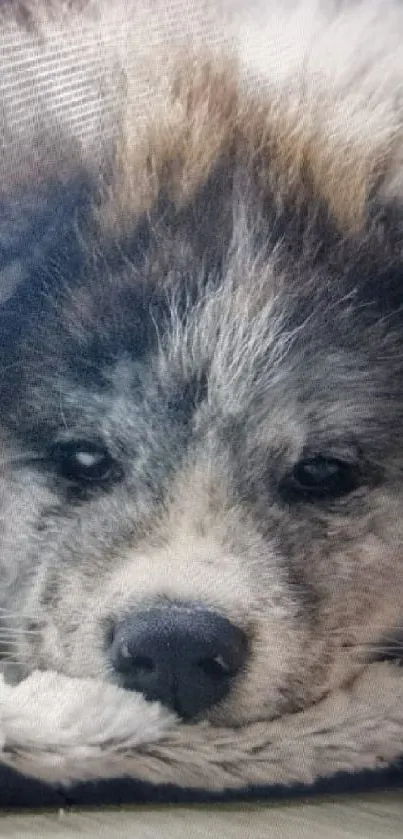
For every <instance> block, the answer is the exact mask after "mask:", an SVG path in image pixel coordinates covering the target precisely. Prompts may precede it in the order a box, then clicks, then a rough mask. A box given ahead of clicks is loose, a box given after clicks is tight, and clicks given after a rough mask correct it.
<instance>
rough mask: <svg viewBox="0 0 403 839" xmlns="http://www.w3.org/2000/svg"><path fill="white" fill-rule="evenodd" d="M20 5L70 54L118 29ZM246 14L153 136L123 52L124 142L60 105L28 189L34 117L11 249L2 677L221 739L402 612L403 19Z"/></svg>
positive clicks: (156, 110) (274, 712)
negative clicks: (108, 702) (57, 682)
mask: <svg viewBox="0 0 403 839" xmlns="http://www.w3.org/2000/svg"><path fill="white" fill-rule="evenodd" d="M82 5H83V4H81V6H82ZM9 6H10V8H6V10H5V11H3V15H4V20H5V22H6V23H7V25H10V26H11V24H9V21H10V20H11V21H12V26H11V29H12V28H13V27H15V26H17V29H18V31H19V32H21V33H22V35H21V37H22V38H23V40H24V39H25V40H24V43H25V42H26V41H27V39H28V40H29V39H31V41H30V43H38V44H39V43H45V45H46V44H48V41H47V40H46V38H47V37H49V38H50V35H49V33H51V34H52V37H53V36H54V32H55V31H57V32H59V33H63V32H67V33H68V37H69V38H70V39H71V43H73V42H74V43H79V41H78V40H77V39H78V32H79V31H80V26H81V24H80V21H81V23H82V21H84V23H85V24H86V25H87V26H88V27H89V26H90V22H91V20H92V18H91V15H92V14H93V10H94V6H93V5H92V4H91V5H90V10H89V11H88V8H87V6H86V5H85V4H84V9H81V7H80V8H75V7H74V4H73V9H69V13H68V15H67V12H66V9H64V10H58V5H57V4H54V6H53V7H49V9H46V8H45V9H44V10H43V11H42V13H41V16H40V17H39V19H37V18H35V13H34V11H33V10H32V9H30V7H29V6H26V5H24V6H22V5H20V4H17V5H16V6H13V4H9ZM16 8H17V9H18V10H19V15H16V13H15V9H16ZM10 9H11V11H10ZM99 9H100V10H101V11H100V15H101V19H102V20H105V15H106V14H107V13H106V11H105V9H104V8H103V7H102V5H100V6H99ZM234 10H235V6H234ZM22 12H23V14H22ZM225 12H226V13H227V12H228V7H227V6H226V7H225ZM234 14H235V11H234ZM237 14H238V15H239V17H238V18H236V19H237V20H241V19H242V21H243V23H242V26H240V25H239V26H238V29H236V27H235V25H234V24H231V25H233V26H234V27H235V28H234V29H233V30H231V32H232V33H233V34H232V35H231V37H232V41H231V45H229V44H228V48H226V49H225V50H224V49H223V50H220V53H221V54H220V55H219V54H218V51H217V50H215V49H214V48H212V49H211V50H210V53H208V51H207V48H206V47H204V48H203V49H202V48H201V46H200V43H199V42H198V39H197V37H196V36H195V38H194V39H193V42H192V44H191V46H189V44H188V45H187V49H185V48H184V44H179V43H178V45H177V49H175V50H173V49H170V50H169V55H166V54H165V52H164V49H163V47H162V46H161V51H160V53H159V56H164V69H165V72H164V76H163V77H162V76H161V59H160V58H159V61H160V63H159V65H158V67H159V69H158V67H157V66H156V64H155V63H154V65H152V66H153V67H154V70H153V71H152V69H150V68H151V59H150V65H149V67H148V65H147V67H148V70H147V73H145V71H144V78H145V77H146V79H147V85H148V86H149V90H150V91H151V92H150V98H149V102H151V104H152V107H151V106H150V107H149V108H148V109H146V112H145V113H142V115H141V118H140V114H139V107H138V102H139V97H138V95H137V94H136V95H135V91H138V89H139V84H140V82H139V78H140V76H139V74H138V75H137V76H136V75H135V76H133V73H134V69H133V65H134V64H135V63H136V62H135V61H134V59H133V57H132V55H131V53H130V49H129V47H127V45H126V47H127V50H128V52H127V55H126V53H125V57H124V58H122V57H121V56H119V55H117V52H116V55H115V56H114V61H115V64H116V66H118V68H119V67H120V69H121V75H120V76H119V79H120V81H119V84H117V83H116V86H115V87H114V86H113V85H114V84H115V82H114V81H113V80H114V79H115V76H114V72H115V69H116V68H115V64H114V62H112V61H110V65H108V66H109V69H110V72H109V75H108V76H107V82H108V83H109V84H110V88H109V90H113V91H114V97H115V98H114V99H113V107H111V108H109V105H108V103H109V102H110V100H109V99H108V95H107V94H106V93H105V84H106V82H105V84H103V81H104V77H101V81H102V84H99V85H98V81H99V80H98V77H97V78H96V79H95V81H94V80H92V79H90V82H89V85H90V87H91V85H92V87H91V91H98V92H99V90H102V91H103V95H104V99H103V100H102V102H103V107H104V111H103V112H102V113H104V114H106V117H105V119H107V117H108V119H109V122H108V121H107V126H108V127H107V129H105V132H104V133H103V134H102V131H101V129H100V127H99V125H98V123H97V124H96V125H95V124H94V125H92V131H91V132H90V140H88V138H87V139H86V138H84V139H83V138H82V137H81V136H80V137H78V136H77V135H75V134H74V131H73V130H72V128H71V125H72V122H71V123H68V120H67V118H66V120H64V119H63V120H62V123H61V127H60V125H59V124H57V126H58V128H57V132H56V134H55V133H54V132H55V125H56V123H55V121H54V119H53V117H52V119H50V117H49V114H50V113H51V111H52V108H51V103H50V105H49V108H48V110H47V112H46V114H45V116H44V118H43V121H41V120H40V119H39V124H36V123H35V125H34V126H33V127H32V124H31V123H30V124H29V126H28V127H27V131H28V135H29V137H30V142H29V143H28V142H26V143H25V146H24V144H23V146H22V149H23V151H22V152H21V154H22V158H23V164H22V163H21V161H20V163H19V165H18V166H16V165H15V166H13V167H11V170H10V169H9V167H7V165H6V164H7V155H11V153H13V154H14V153H15V148H14V147H13V148H11V146H12V144H11V142H10V143H8V140H9V138H10V137H11V136H12V131H11V128H10V125H11V123H10V120H9V122H8V123H7V127H8V133H7V135H5V136H7V138H8V139H7V143H8V145H7V143H5V144H4V145H5V154H4V160H3V168H4V171H5V173H6V174H5V176H4V184H3V192H2V196H3V197H2V201H3V206H4V209H5V211H4V214H3V216H4V220H3V222H2V226H1V228H0V234H1V238H2V277H3V282H4V288H6V283H7V282H8V283H9V285H8V286H7V289H8V290H6V292H5V293H4V301H3V306H2V309H1V338H0V341H1V366H0V398H1V424H2V429H3V431H2V433H4V457H3V461H2V465H1V470H2V472H1V481H2V500H1V518H2V528H1V537H0V538H1V542H0V544H1V575H2V576H1V580H2V582H1V595H0V603H1V610H2V611H1V616H2V625H3V631H2V637H3V639H4V643H3V648H4V652H3V655H4V656H5V657H6V656H11V659H12V661H13V662H14V663H16V664H17V665H18V667H19V668H21V671H22V673H24V674H27V673H32V672H33V671H35V670H45V671H47V670H49V671H57V672H59V673H61V674H64V675H65V676H68V677H92V678H94V679H97V680H101V681H104V682H112V683H113V684H114V685H116V686H118V687H121V688H123V689H124V690H126V691H129V692H134V693H136V694H137V693H138V694H141V695H142V696H143V697H144V698H145V699H146V700H147V701H149V702H154V701H158V702H160V703H161V704H162V706H163V707H164V708H166V709H168V710H170V711H173V712H174V713H175V714H176V715H177V716H178V717H179V719H181V720H184V721H187V722H189V723H198V722H200V721H208V722H209V723H210V724H212V725H213V726H221V727H230V726H234V725H236V726H245V725H247V724H251V723H254V722H256V721H267V722H268V721H270V720H273V719H274V718H278V717H281V716H283V715H285V714H287V713H290V712H295V711H299V710H301V709H306V708H309V707H310V706H311V705H313V704H314V703H317V702H318V700H320V699H322V698H323V697H325V696H326V695H328V694H331V693H332V692H333V691H336V690H337V689H338V688H339V687H340V686H343V685H345V684H346V683H348V682H349V681H350V680H351V679H352V678H353V677H354V676H356V675H357V674H358V673H359V672H360V670H362V668H363V667H364V666H365V664H366V663H367V662H368V659H369V658H371V657H372V656H373V654H374V651H375V650H376V649H377V645H378V644H379V643H380V642H382V641H383V640H384V639H385V638H389V637H390V636H391V635H392V636H393V637H394V636H395V634H398V631H399V626H401V616H402V613H403V563H402V560H401V543H402V535H403V484H402V469H403V459H402V428H403V425H402V421H403V400H402V385H403V369H402V352H403V322H402V303H403V295H402V286H401V277H402V269H403V261H402V211H401V195H402V182H401V159H400V158H401V140H402V109H401V103H400V99H399V97H400V86H401V78H402V71H403V67H402V61H401V58H400V47H399V43H400V34H401V30H402V27H403V15H402V12H401V10H400V9H399V7H398V4H396V6H395V5H394V4H393V3H391V4H390V6H389V7H388V12H387V14H386V12H385V10H384V4H382V8H381V4H380V3H373V4H371V3H369V4H368V3H365V4H356V3H353V4H349V5H348V7H344V4H337V8H335V7H334V6H333V5H332V4H327V3H322V4H316V3H313V2H309V0H301V2H299V3H297V4H293V5H290V6H288V5H287V4H283V3H281V4H280V3H267V4H265V5H264V8H261V9H258V10H257V13H256V15H255V16H254V17H253V16H252V17H251V18H250V20H249V19H247V15H246V13H245V14H244V13H242V14H241V12H240V11H239V10H237ZM69 15H71V17H69ZM102 15H104V17H103V18H102ZM235 17H236V15H235ZM133 19H134V12H133ZM231 20H232V18H231ZM16 21H17V23H16ZM301 22H303V24H304V25H303V27H302V28H301ZM6 23H5V25H6ZM96 25H97V26H98V27H99V23H97V24H96ZM94 26H95V24H94ZM13 31H14V30H13ZM85 31H87V30H85ZM88 31H89V30H88ZM91 31H92V30H91ZM96 31H98V30H96ZM60 37H61V35H60ZM41 38H42V41H41V40H40V39H41ZM74 38H76V41H74ZM35 39H36V40H35ZM38 39H39V40H38ZM224 41H225V38H224V35H223V36H222V42H223V43H224ZM69 43H70V42H69ZM247 44H249V52H248V54H247V53H246V46H247ZM251 44H253V45H254V47H252V46H250V45H251ZM105 49H106V47H105ZM108 50H109V52H108ZM108 50H107V51H106V52H105V55H106V54H107V55H108V56H109V55H110V54H111V51H112V52H113V50H112V48H111V47H110V45H109V47H108ZM119 61H120V62H121V64H119ZM112 65H113V72H112V69H111V67H112ZM98 70H99V73H101V69H100V67H98ZM129 70H130V72H129ZM130 73H131V74H132V75H130ZM153 73H154V75H153ZM122 74H123V76H124V80H125V84H121V80H122ZM158 74H159V75H158ZM118 75H119V74H118ZM105 78H106V77H105ZM140 81H141V79H140ZM94 85H95V86H94ZM97 85H98V86H97ZM106 88H107V85H106ZM117 90H119V95H118V94H117V93H116V91H117ZM91 95H94V96H95V94H93V93H91ZM108 108H109V110H108ZM52 113H53V112H52ZM111 115H113V116H114V120H112V119H111ZM115 117H116V119H115ZM47 120H48V121H47ZM112 123H113V125H112ZM97 126H98V127H97ZM4 130H5V129H4ZM29 131H31V132H37V133H36V134H35V137H36V144H34V148H35V149H36V152H37V153H36V156H35V155H33V154H32V148H33V146H32V142H31V141H32V136H33V135H32V136H31V134H29ZM52 132H53V133H52ZM58 132H59V133H58ZM97 132H98V133H97ZM101 134H102V137H101ZM28 135H24V136H28ZM55 137H56V139H55ZM38 138H45V139H46V140H47V142H46V143H45V145H44V146H43V147H42V146H41V143H40V142H39V139H38ZM43 148H45V149H46V154H45V153H43ZM22 158H21V159H22ZM7 170H8V174H7ZM38 173H39V174H38ZM10 289H11V290H10ZM6 298H7V299H6Z"/></svg>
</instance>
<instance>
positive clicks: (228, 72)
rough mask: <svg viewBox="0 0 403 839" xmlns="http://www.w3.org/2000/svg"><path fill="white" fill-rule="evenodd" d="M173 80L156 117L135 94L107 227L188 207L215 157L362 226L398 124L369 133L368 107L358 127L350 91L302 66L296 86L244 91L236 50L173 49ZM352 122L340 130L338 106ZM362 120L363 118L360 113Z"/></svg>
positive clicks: (288, 199) (274, 190)
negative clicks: (319, 82) (232, 53)
mask: <svg viewBox="0 0 403 839" xmlns="http://www.w3.org/2000/svg"><path fill="white" fill-rule="evenodd" d="M170 71H171V75H170V78H171V81H170V83H169V84H168V85H167V87H166V90H165V92H164V96H163V97H162V98H161V103H160V106H159V107H157V108H156V110H155V113H154V114H153V117H152V119H150V120H149V121H147V122H146V123H145V124H144V125H143V126H139V124H138V122H136V121H135V120H132V115H131V109H130V102H128V104H127V108H126V111H125V115H124V117H123V121H122V131H121V133H120V137H119V139H118V143H117V154H116V158H115V161H114V166H113V168H112V174H111V177H110V179H108V182H107V185H106V188H105V192H104V194H103V198H102V202H101V208H100V210H98V220H99V222H100V225H101V229H102V230H103V231H109V232H110V233H112V234H116V233H117V232H119V233H120V234H121V233H122V232H124V231H125V230H126V229H129V230H130V227H131V225H132V224H133V217H134V216H136V215H137V214H141V213H144V212H149V211H150V210H152V208H153V206H154V205H155V204H156V202H157V200H158V199H159V198H161V196H163V197H164V198H165V199H167V200H168V201H170V202H172V203H173V204H174V205H176V207H177V208H182V207H184V206H186V205H188V204H189V203H191V202H192V200H193V198H194V196H195V194H196V193H197V191H198V190H199V189H200V187H202V186H203V184H204V183H205V182H206V181H208V179H209V178H210V176H211V174H212V172H213V171H214V170H215V169H216V167H217V165H221V164H224V165H225V166H226V168H227V171H228V172H231V170H232V171H235V170H237V169H238V170H244V171H246V172H248V174H249V176H252V179H253V181H254V183H255V184H257V185H259V186H260V187H261V189H262V193H263V194H265V195H266V196H267V197H268V198H273V200H274V201H275V202H276V203H277V205H282V204H285V205H288V206H292V207H293V210H294V211H298V208H306V207H308V208H309V207H312V206H315V205H319V206H320V207H321V208H322V210H325V212H326V211H327V213H328V216H329V219H330V220H331V222H332V223H335V226H336V227H337V228H339V230H340V232H342V233H347V234H349V233H352V234H355V233H357V232H360V231H361V230H362V229H363V228H364V227H365V223H366V221H367V219H368V215H369V209H370V203H371V199H372V198H373V197H374V196H376V194H377V192H378V190H380V191H382V186H383V184H384V183H385V180H386V178H387V177H388V176H389V175H390V169H391V168H392V166H393V162H392V161H393V156H394V154H395V145H396V140H397V137H396V128H395V126H393V125H384V126H383V131H382V132H379V133H378V134H375V135H373V136H370V135H369V133H368V131H367V130H366V119H367V114H366V109H365V108H363V109H362V114H359V115H358V116H361V125H360V130H358V131H357V132H356V135H355V136H350V134H351V132H350V128H351V126H349V120H350V101H349V98H350V91H349V90H348V89H347V90H344V91H342V92H341V91H339V92H338V93H339V97H340V98H339V100H338V101H337V100H336V102H335V101H334V100H331V96H332V95H333V93H327V95H326V94H325V93H324V92H323V91H322V90H321V89H320V86H318V88H317V89H315V86H314V85H313V84H312V79H311V78H310V77H309V76H307V78H306V79H305V77H304V70H303V68H301V73H300V76H299V78H297V80H296V81H297V84H295V87H294V88H293V90H292V92H291V91H290V90H289V89H288V88H283V87H282V86H278V87H272V88H271V89H270V91H269V92H268V91H267V90H264V91H263V93H262V92H260V93H257V92H253V91H251V90H250V89H247V90H245V88H244V86H243V84H242V71H241V68H240V67H239V66H238V64H237V62H236V61H235V60H234V59H231V58H229V59H228V60H225V59H219V58H218V57H217V56H212V57H211V58H210V59H208V60H206V58H205V57H204V55H203V56H200V55H197V54H193V55H192V57H191V58H189V56H185V55H183V54H182V55H180V56H177V57H176V58H175V59H174V58H173V57H172V56H171V58H170ZM335 107H336V108H337V111H338V112H339V118H340V119H343V108H344V110H345V131H344V133H343V132H342V131H340V128H341V126H340V125H339V126H338V130H337V131H336V130H335V125H334V109H335ZM358 121H360V120H358Z"/></svg>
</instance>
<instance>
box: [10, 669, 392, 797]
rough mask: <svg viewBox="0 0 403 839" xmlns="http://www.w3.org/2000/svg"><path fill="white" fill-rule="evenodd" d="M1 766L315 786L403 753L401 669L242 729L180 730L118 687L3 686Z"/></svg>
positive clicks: (43, 773) (368, 675)
mask: <svg viewBox="0 0 403 839" xmlns="http://www.w3.org/2000/svg"><path fill="white" fill-rule="evenodd" d="M0 738H1V748H2V751H1V754H0V757H1V760H2V762H3V763H4V764H7V765H8V766H10V767H13V768H14V769H17V770H19V771H21V772H23V773H25V774H27V775H30V776H33V777H35V778H37V779H41V780H44V781H47V782H49V781H50V782H52V783H62V784H71V783H74V782H78V781H85V780H95V779H105V778H112V777H123V776H126V777H127V776H129V777H132V778H136V779H140V780H143V781H149V782H151V783H155V784H175V785H179V786H182V787H188V788H199V789H206V790H211V791H222V790H225V789H237V788H238V789H239V788H243V787H246V786H248V785H274V784H285V785H288V784H292V783H310V782H312V781H314V780H316V779H318V778H320V777H329V776H331V775H333V774H335V773H337V772H339V771H348V772H353V771H359V770H362V769H372V768H379V767H382V766H385V765H387V764H390V763H392V762H393V761H394V760H396V759H397V758H398V757H399V756H401V755H403V670H402V669H401V668H400V669H399V668H398V667H396V665H394V664H388V663H377V664H372V665H370V666H368V668H367V669H366V670H365V671H364V672H363V673H362V674H361V675H360V676H359V677H358V679H356V680H355V681H354V683H353V684H351V685H350V686H349V687H347V688H344V689H341V690H339V691H337V692H335V693H333V694H332V695H331V696H329V697H328V698H326V699H325V700H323V701H322V702H320V703H319V704H318V705H316V706H315V707H313V708H310V709H309V710H308V711H305V712H302V713H298V714H293V715H290V716H286V717H283V718H281V719H279V720H275V721H272V722H269V723H267V722H261V723H254V724H253V725H249V726H245V727H244V728H238V729H220V728H214V727H212V726H210V725H208V724H206V723H202V724H198V725H193V726H191V725H183V724H181V723H179V722H178V721H176V720H175V718H174V717H173V716H171V715H170V714H169V713H168V712H167V711H165V710H163V709H162V708H161V707H160V706H158V705H157V704H149V703H147V702H145V701H144V699H143V698H142V697H141V696H138V695H135V694H130V693H127V692H126V691H123V690H121V689H119V688H116V687H114V686H113V685H108V684H106V683H101V682H97V681H93V680H91V679H70V678H67V677H65V676H61V675H60V674H56V673H39V672H37V673H34V674H33V675H31V676H29V677H28V678H27V679H26V680H25V681H23V682H21V683H20V684H19V685H17V686H10V685H8V684H7V683H6V682H5V681H4V679H3V677H1V681H0Z"/></svg>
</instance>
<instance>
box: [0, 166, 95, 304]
mask: <svg viewBox="0 0 403 839" xmlns="http://www.w3.org/2000/svg"><path fill="white" fill-rule="evenodd" d="M88 201H89V184H88V183H87V180H86V179H85V177H84V176H82V175H81V174H80V175H77V176H74V177H72V178H69V179H68V180H62V179H60V180H58V179H56V180H52V181H50V182H46V183H38V184H29V185H26V186H20V187H19V188H18V189H16V190H15V191H8V192H5V193H3V194H0V306H4V305H5V304H6V302H7V301H8V300H10V298H11V297H12V296H13V295H14V294H15V293H17V292H18V291H19V290H21V288H22V287H24V286H25V285H26V288H27V291H28V293H31V294H34V288H33V284H34V282H35V277H36V278H38V277H39V276H40V266H41V265H45V263H46V260H47V259H49V258H51V256H52V254H56V253H57V252H58V251H60V249H62V250H64V249H65V248H66V246H67V243H68V242H69V241H71V239H72V237H73V236H74V235H76V230H77V229H78V223H79V220H80V217H82V216H83V214H84V213H85V211H86V208H87V207H88ZM29 289H30V291H29Z"/></svg>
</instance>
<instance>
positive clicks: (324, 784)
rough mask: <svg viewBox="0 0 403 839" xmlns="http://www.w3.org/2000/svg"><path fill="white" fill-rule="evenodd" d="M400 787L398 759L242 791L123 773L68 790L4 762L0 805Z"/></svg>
mask: <svg viewBox="0 0 403 839" xmlns="http://www.w3.org/2000/svg"><path fill="white" fill-rule="evenodd" d="M399 787H402V789H403V762H402V763H399V764H398V765H396V766H393V767H390V768H388V769H384V770H379V771H368V772H361V773H359V774H357V775H350V774H346V773H340V774H338V775H336V776H335V777H333V778H331V779H323V780H320V781H318V782H317V783H315V784H312V785H309V786H304V785H296V786H293V787H284V786H267V787H261V786H259V787H252V788H250V789H246V790H243V791H242V792H239V791H237V792H227V793H224V794H219V795H218V794H212V793H209V792H206V791H203V790H186V789H182V788H179V787H174V786H153V785H151V784H145V783H142V782H140V781H133V780H129V779H126V778H123V779H119V780H111V781H98V782H96V783H81V784H77V785H75V786H74V787H71V788H69V789H68V790H66V789H62V788H60V787H52V786H48V785H47V784H41V783H39V782H38V781H34V780H32V779H30V778H26V777H24V776H22V775H20V774H18V773H17V772H14V771H13V770H11V769H7V768H5V767H3V768H1V769H0V808H1V809H3V810H5V809H6V810H22V809H24V810H26V809H32V810H46V809H58V808H68V807H77V806H79V807H99V806H119V805H130V804H214V803H216V804H218V803H230V802H237V801H238V802H241V801H267V800H272V801H276V800H277V801H282V800H283V801H284V800H298V798H304V799H306V798H312V797H314V796H315V795H332V796H333V795H340V794H346V793H350V794H352V795H354V794H358V793H364V792H373V791H384V790H391V789H396V788H399Z"/></svg>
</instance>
